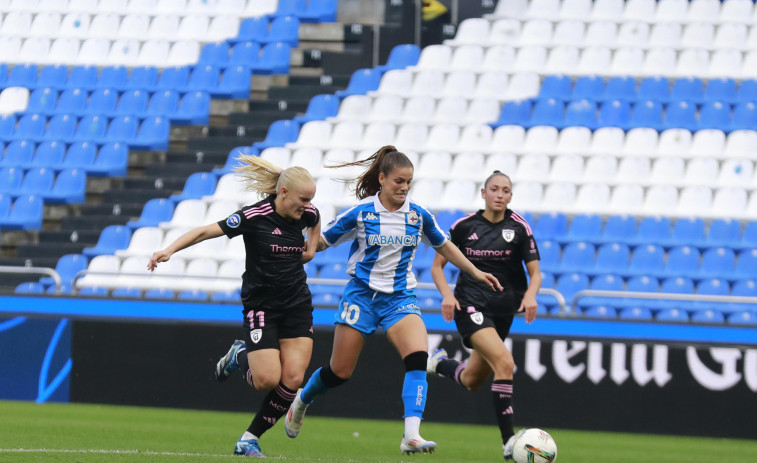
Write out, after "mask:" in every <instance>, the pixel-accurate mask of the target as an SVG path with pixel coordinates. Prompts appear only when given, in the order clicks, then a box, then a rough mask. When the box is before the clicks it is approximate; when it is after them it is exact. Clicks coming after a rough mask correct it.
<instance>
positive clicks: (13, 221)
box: [0, 195, 43, 230]
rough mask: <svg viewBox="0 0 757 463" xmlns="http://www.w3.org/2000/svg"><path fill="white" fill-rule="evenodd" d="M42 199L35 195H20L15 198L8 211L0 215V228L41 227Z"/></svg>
mask: <svg viewBox="0 0 757 463" xmlns="http://www.w3.org/2000/svg"><path fill="white" fill-rule="evenodd" d="M42 206H43V201H42V198H41V197H40V196H37V195H22V196H19V197H18V198H16V200H15V201H14V203H13V206H12V207H11V209H10V212H9V214H8V215H7V216H5V217H0V229H9V230H39V229H41V228H42Z"/></svg>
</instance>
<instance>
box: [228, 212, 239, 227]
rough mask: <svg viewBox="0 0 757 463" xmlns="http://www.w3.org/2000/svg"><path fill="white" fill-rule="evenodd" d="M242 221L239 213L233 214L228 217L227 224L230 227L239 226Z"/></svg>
mask: <svg viewBox="0 0 757 463" xmlns="http://www.w3.org/2000/svg"><path fill="white" fill-rule="evenodd" d="M240 223H242V219H240V218H239V214H231V215H230V216H229V217H228V218H227V219H226V225H228V226H229V228H237V227H238V226H239V224H240Z"/></svg>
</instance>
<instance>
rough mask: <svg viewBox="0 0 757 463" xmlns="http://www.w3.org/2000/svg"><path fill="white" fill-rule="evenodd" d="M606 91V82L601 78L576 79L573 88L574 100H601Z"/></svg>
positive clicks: (582, 77) (584, 77)
mask: <svg viewBox="0 0 757 463" xmlns="http://www.w3.org/2000/svg"><path fill="white" fill-rule="evenodd" d="M604 91H605V81H604V79H603V78H602V77H600V76H581V77H579V78H577V79H576V83H575V85H574V86H573V97H572V99H574V100H579V99H582V98H586V99H589V100H599V99H600V98H601V97H602V94H604Z"/></svg>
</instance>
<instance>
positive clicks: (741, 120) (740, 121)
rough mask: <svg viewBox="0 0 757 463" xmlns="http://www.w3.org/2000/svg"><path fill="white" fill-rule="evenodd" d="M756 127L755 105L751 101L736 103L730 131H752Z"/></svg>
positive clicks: (756, 106)
mask: <svg viewBox="0 0 757 463" xmlns="http://www.w3.org/2000/svg"><path fill="white" fill-rule="evenodd" d="M755 127H757V105H756V104H755V103H754V102H753V101H749V102H746V103H738V104H737V105H736V106H735V107H734V109H733V120H732V122H731V126H730V130H754V128H755Z"/></svg>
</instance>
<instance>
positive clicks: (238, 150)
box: [213, 146, 260, 177]
mask: <svg viewBox="0 0 757 463" xmlns="http://www.w3.org/2000/svg"><path fill="white" fill-rule="evenodd" d="M240 154H249V155H250V156H257V155H258V154H260V151H259V150H258V149H257V148H253V147H251V146H237V147H235V148H232V149H231V151H230V152H229V155H228V156H227V157H226V164H224V166H223V167H221V168H216V169H213V173H214V174H216V175H217V176H219V177H221V176H222V175H223V174H228V173H231V172H234V167H236V166H238V165H239V161H238V160H237V157H239V155H240Z"/></svg>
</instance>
